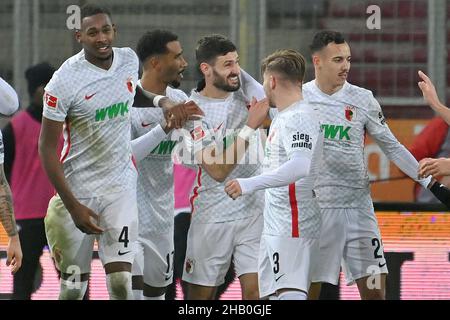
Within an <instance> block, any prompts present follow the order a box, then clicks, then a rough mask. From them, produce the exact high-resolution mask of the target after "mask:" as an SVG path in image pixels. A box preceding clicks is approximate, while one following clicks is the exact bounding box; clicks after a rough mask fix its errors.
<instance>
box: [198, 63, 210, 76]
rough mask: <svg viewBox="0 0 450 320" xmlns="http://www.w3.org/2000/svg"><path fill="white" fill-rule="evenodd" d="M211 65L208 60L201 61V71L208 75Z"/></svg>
mask: <svg viewBox="0 0 450 320" xmlns="http://www.w3.org/2000/svg"><path fill="white" fill-rule="evenodd" d="M210 70H211V67H210V65H209V64H207V63H206V62H202V63H200V71H201V72H202V73H203V74H204V75H205V76H206V75H208V74H209V73H210V72H211V71H210Z"/></svg>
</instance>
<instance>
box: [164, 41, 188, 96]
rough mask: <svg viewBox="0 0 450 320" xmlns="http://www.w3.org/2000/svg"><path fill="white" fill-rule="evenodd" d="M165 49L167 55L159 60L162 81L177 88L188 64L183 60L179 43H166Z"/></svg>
mask: <svg viewBox="0 0 450 320" xmlns="http://www.w3.org/2000/svg"><path fill="white" fill-rule="evenodd" d="M166 47H167V53H165V54H163V55H162V56H161V58H160V68H161V74H162V79H163V81H164V82H165V83H167V84H170V85H172V86H173V87H175V88H178V87H179V86H180V84H181V80H182V79H183V72H184V70H185V69H186V67H187V65H188V64H187V62H186V60H184V57H183V49H182V48H181V44H180V42H179V41H171V42H168V43H167V45H166Z"/></svg>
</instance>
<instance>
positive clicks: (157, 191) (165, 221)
mask: <svg viewBox="0 0 450 320" xmlns="http://www.w3.org/2000/svg"><path fill="white" fill-rule="evenodd" d="M138 85H139V84H138ZM166 96H167V97H169V98H170V99H171V100H172V101H174V102H183V101H187V100H188V97H187V95H186V94H185V93H184V92H183V91H181V90H177V89H173V88H170V87H167V89H166ZM163 119H164V115H163V112H162V109H161V108H132V109H131V130H132V134H131V135H132V139H135V138H138V137H140V136H142V135H144V134H146V133H147V132H149V131H150V130H152V129H153V128H155V127H156V126H157V125H158V124H159V123H161V122H162V121H163ZM171 137H172V135H171V134H169V135H167V136H166V138H165V139H164V140H162V141H161V142H160V143H159V144H158V146H157V147H155V148H154V149H153V150H152V151H151V153H150V154H149V155H148V156H147V157H145V158H144V159H142V160H141V161H139V162H138V163H137V168H138V183H137V199H138V209H139V230H140V233H142V232H141V231H144V230H145V232H146V233H147V232H158V233H166V232H168V231H169V230H171V229H172V228H173V227H172V226H173V223H174V196H173V164H172V159H171V152H172V150H173V148H174V147H175V144H176V142H177V141H172V140H171Z"/></svg>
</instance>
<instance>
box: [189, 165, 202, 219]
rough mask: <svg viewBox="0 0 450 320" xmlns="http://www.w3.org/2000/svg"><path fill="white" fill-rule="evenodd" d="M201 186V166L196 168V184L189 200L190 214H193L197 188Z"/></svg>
mask: <svg viewBox="0 0 450 320" xmlns="http://www.w3.org/2000/svg"><path fill="white" fill-rule="evenodd" d="M201 186H202V168H201V167H199V168H198V172H197V186H196V187H195V188H194V194H193V195H192V197H191V199H190V202H191V214H194V201H195V199H196V198H197V197H198V188H200V187H201Z"/></svg>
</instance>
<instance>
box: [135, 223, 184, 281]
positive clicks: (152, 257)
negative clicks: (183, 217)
mask: <svg viewBox="0 0 450 320" xmlns="http://www.w3.org/2000/svg"><path fill="white" fill-rule="evenodd" d="M137 247H138V249H137V252H136V258H135V260H134V263H133V269H132V273H133V276H137V275H142V276H143V277H144V283H145V284H147V285H149V286H151V287H155V288H163V287H167V286H168V285H169V284H171V283H172V280H173V279H172V277H173V255H174V253H175V251H174V250H175V249H174V243H173V226H172V230H170V232H167V233H163V234H157V233H147V234H141V235H140V236H139V238H138V245H137Z"/></svg>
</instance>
